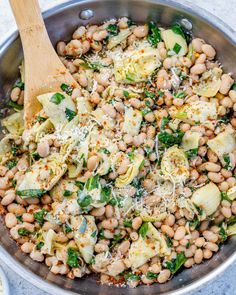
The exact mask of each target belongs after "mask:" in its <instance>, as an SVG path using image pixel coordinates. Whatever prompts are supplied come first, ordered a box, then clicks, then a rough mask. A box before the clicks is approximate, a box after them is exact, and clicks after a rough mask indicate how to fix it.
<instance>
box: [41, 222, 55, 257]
mask: <svg viewBox="0 0 236 295" xmlns="http://www.w3.org/2000/svg"><path fill="white" fill-rule="evenodd" d="M43 237H44V245H43V247H42V253H43V254H48V255H53V242H54V241H55V239H56V233H55V231H54V230H52V229H51V228H50V229H49V231H48V232H43Z"/></svg>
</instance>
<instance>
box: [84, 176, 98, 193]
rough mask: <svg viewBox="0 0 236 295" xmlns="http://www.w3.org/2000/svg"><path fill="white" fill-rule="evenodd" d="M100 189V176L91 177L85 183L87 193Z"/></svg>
mask: <svg viewBox="0 0 236 295" xmlns="http://www.w3.org/2000/svg"><path fill="white" fill-rule="evenodd" d="M99 187H100V178H99V175H98V174H97V175H94V176H91V177H90V178H89V179H88V180H87V181H86V183H85V188H86V190H87V191H91V190H93V189H95V188H99Z"/></svg>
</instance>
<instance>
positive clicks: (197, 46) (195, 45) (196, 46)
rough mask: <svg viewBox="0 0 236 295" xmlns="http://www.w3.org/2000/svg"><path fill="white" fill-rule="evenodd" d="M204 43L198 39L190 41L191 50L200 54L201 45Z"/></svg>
mask: <svg viewBox="0 0 236 295" xmlns="http://www.w3.org/2000/svg"><path fill="white" fill-rule="evenodd" d="M203 43H204V41H203V40H202V39H200V38H195V39H193V40H192V45H193V50H194V51H196V52H198V53H201V52H202V45H203Z"/></svg>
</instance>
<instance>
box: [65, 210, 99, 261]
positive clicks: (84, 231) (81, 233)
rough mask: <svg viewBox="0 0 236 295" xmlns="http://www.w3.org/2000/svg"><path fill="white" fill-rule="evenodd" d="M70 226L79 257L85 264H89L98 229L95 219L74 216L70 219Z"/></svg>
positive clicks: (87, 216)
mask: <svg viewBox="0 0 236 295" xmlns="http://www.w3.org/2000/svg"><path fill="white" fill-rule="evenodd" d="M71 225H72V228H73V229H74V239H75V242H76V244H77V246H78V248H79V251H80V253H81V256H82V257H83V259H84V261H85V262H86V263H89V262H90V261H91V259H92V257H93V252H94V246H95V244H96V242H97V233H98V229H97V226H96V223H95V219H94V217H93V216H90V215H84V216H82V215H80V216H74V217H72V218H71Z"/></svg>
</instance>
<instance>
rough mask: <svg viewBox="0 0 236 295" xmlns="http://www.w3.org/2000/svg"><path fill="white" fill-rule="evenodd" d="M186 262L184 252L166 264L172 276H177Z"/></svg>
mask: <svg viewBox="0 0 236 295" xmlns="http://www.w3.org/2000/svg"><path fill="white" fill-rule="evenodd" d="M186 260H187V258H186V257H185V255H184V252H181V253H177V256H176V258H175V259H172V260H171V261H167V262H166V267H167V268H168V269H169V270H170V271H171V272H172V274H175V273H176V272H177V271H178V270H179V269H180V267H181V266H182V265H183V264H184V263H185V261H186Z"/></svg>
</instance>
